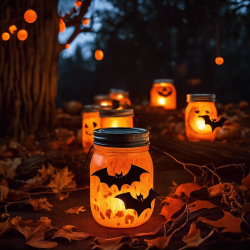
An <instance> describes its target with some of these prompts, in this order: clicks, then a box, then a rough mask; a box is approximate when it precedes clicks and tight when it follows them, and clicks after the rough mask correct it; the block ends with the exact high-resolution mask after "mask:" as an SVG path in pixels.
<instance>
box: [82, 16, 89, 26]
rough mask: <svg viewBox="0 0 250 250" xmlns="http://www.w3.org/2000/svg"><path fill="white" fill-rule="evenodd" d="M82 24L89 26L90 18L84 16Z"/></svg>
mask: <svg viewBox="0 0 250 250" xmlns="http://www.w3.org/2000/svg"><path fill="white" fill-rule="evenodd" d="M82 24H83V25H84V26H87V25H88V24H89V19H88V18H83V20H82Z"/></svg>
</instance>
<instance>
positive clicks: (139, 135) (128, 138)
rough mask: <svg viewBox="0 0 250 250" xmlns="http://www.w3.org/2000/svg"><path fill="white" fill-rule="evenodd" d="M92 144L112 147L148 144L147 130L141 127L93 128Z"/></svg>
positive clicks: (131, 146) (132, 146)
mask: <svg viewBox="0 0 250 250" xmlns="http://www.w3.org/2000/svg"><path fill="white" fill-rule="evenodd" d="M94 144H96V145H99V146H105V147H114V148H134V147H142V146H146V145H149V132H148V130H147V129H143V128H100V129H96V130H94Z"/></svg>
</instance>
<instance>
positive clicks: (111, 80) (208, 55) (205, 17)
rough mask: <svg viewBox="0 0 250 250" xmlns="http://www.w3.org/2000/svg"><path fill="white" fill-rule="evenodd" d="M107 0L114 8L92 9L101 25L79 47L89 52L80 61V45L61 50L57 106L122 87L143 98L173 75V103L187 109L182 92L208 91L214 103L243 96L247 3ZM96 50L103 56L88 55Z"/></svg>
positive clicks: (249, 55)
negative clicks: (90, 40)
mask: <svg viewBox="0 0 250 250" xmlns="http://www.w3.org/2000/svg"><path fill="white" fill-rule="evenodd" d="M109 2H111V3H112V4H113V6H114V11H108V10H103V11H102V10H100V11H95V14H94V17H95V18H96V17H98V18H99V20H101V23H102V28H101V29H100V30H99V31H98V33H97V35H96V39H95V42H94V43H89V44H88V45H85V46H89V50H91V51H92V55H93V56H91V57H90V58H88V59H85V60H84V59H83V57H82V48H81V46H80V45H79V46H78V47H77V49H76V53H75V55H74V56H72V57H68V58H63V56H62V55H60V59H59V63H58V69H59V86H58V96H57V106H58V107H61V106H62V103H63V102H64V101H67V100H72V99H74V100H79V101H81V102H82V103H83V104H90V103H93V96H94V95H96V94H105V93H108V91H109V88H111V87H116V88H123V89H126V90H129V92H130V96H131V100H132V102H138V101H139V100H138V98H140V99H143V98H144V99H145V98H148V99H149V93H150V89H151V86H152V82H153V80H154V79H157V78H172V79H174V84H175V86H176V88H177V100H178V108H184V107H185V106H186V98H185V95H186V94H187V93H215V94H216V96H217V101H218V102H221V103H229V102H235V103H237V102H239V101H241V100H247V101H250V97H249V91H250V85H249V80H250V70H249V68H250V32H249V30H250V15H249V7H250V4H249V2H250V1H242V0H238V1H236V0H175V1H174V0H164V1H163V0H137V1H136V0H109ZM94 20H95V19H94ZM96 49H101V50H103V52H104V59H103V60H102V61H97V60H95V58H94V51H95V50H96ZM219 55H221V56H222V57H223V58H224V60H225V61H224V64H223V65H220V66H218V65H216V64H215V58H216V56H219ZM194 79H195V80H194ZM197 79H198V80H197ZM199 82H200V83H199ZM197 83H199V84H197Z"/></svg>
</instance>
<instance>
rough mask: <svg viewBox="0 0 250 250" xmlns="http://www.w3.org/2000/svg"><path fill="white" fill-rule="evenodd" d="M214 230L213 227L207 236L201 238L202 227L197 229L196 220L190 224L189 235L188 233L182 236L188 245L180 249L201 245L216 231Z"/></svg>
mask: <svg viewBox="0 0 250 250" xmlns="http://www.w3.org/2000/svg"><path fill="white" fill-rule="evenodd" d="M214 231H215V230H214V229H213V230H212V231H211V232H210V233H209V234H208V235H207V236H206V237H205V238H201V233H200V229H197V227H196V222H194V223H193V224H191V226H190V229H189V233H188V235H186V236H184V237H183V238H182V240H183V241H184V242H185V243H187V245H186V246H184V247H182V248H181V249H179V250H183V249H186V248H190V247H198V246H200V245H201V244H202V243H203V242H204V241H205V240H206V239H207V238H209V237H210V236H211V235H212V234H213V233H214Z"/></svg>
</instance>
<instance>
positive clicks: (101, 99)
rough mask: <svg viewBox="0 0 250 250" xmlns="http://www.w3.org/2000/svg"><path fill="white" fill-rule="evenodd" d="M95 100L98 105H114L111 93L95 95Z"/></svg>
mask: <svg viewBox="0 0 250 250" xmlns="http://www.w3.org/2000/svg"><path fill="white" fill-rule="evenodd" d="M94 100H95V104H97V105H101V106H104V107H110V108H111V107H112V100H111V99H110V98H109V95H96V96H94Z"/></svg>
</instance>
